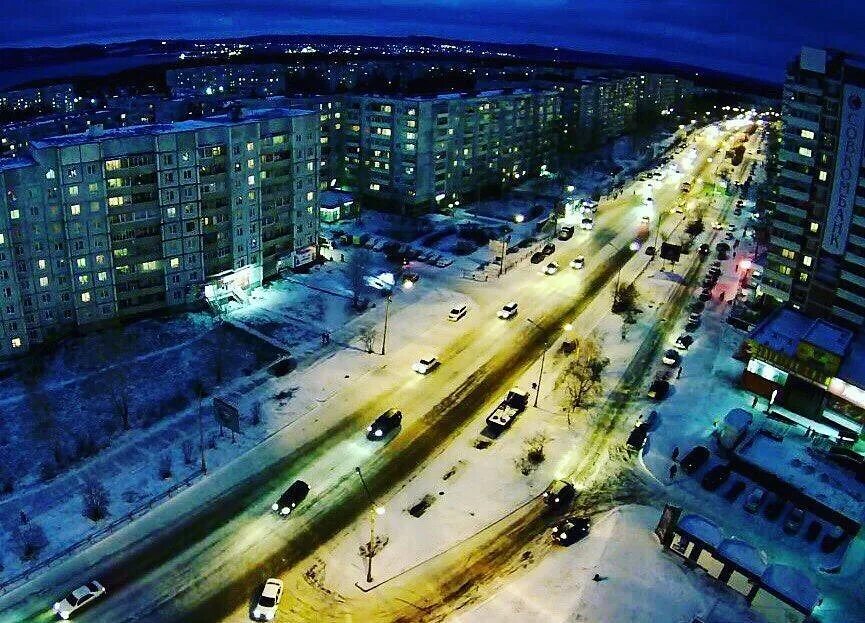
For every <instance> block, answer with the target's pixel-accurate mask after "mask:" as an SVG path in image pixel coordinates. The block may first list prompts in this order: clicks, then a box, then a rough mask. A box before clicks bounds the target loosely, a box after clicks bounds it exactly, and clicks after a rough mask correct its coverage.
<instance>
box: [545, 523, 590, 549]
mask: <svg viewBox="0 0 865 623" xmlns="http://www.w3.org/2000/svg"><path fill="white" fill-rule="evenodd" d="M591 525H592V522H591V520H590V519H589V518H588V517H565V518H564V519H562V520H561V521H560V522H558V523H557V524H556V525H555V526H553V541H554V542H555V543H558V544H559V545H573V544H574V543H576V542H577V541H580V540H582V539H584V538H585V537H586V536H587V535H588V534H589V527H590V526H591Z"/></svg>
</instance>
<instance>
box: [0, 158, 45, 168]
mask: <svg viewBox="0 0 865 623" xmlns="http://www.w3.org/2000/svg"><path fill="white" fill-rule="evenodd" d="M35 162H36V161H35V160H33V159H32V158H28V157H27V156H20V157H19V156H16V157H14V158H0V171H12V170H13V169H23V168H24V167H29V166H30V165H32V164H35Z"/></svg>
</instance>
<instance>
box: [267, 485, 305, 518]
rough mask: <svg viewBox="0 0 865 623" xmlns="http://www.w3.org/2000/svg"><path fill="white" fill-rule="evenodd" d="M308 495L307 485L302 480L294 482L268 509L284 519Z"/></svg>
mask: <svg viewBox="0 0 865 623" xmlns="http://www.w3.org/2000/svg"><path fill="white" fill-rule="evenodd" d="M308 494H309V485H308V484H306V483H305V482H303V481H302V480H295V481H294V482H293V483H291V486H290V487H289V488H288V489H286V490H285V491H284V492H283V494H282V495H281V496H279V499H278V500H277V501H276V502H274V503H273V505H272V506H271V507H270V508H271V509H272V510H273V511H274V512H276V513H279V514H280V516H282V517H286V516H287V515H289V514H290V513H291V511H293V510H294V509H295V508H296V507H297V505H298V504H300V503H301V502H303V501H304V500H305V499H306V496H307V495H308Z"/></svg>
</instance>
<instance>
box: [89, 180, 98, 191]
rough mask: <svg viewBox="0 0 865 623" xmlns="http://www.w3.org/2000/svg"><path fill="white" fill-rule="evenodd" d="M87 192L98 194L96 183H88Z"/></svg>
mask: <svg viewBox="0 0 865 623" xmlns="http://www.w3.org/2000/svg"><path fill="white" fill-rule="evenodd" d="M87 190H89V191H90V192H92V193H95V192H98V191H99V184H97V183H96V182H90V183H89V184H88V185H87Z"/></svg>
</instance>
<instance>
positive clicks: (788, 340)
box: [750, 307, 819, 357]
mask: <svg viewBox="0 0 865 623" xmlns="http://www.w3.org/2000/svg"><path fill="white" fill-rule="evenodd" d="M812 324H814V320H813V319H812V318H808V316H805V315H804V314H800V313H799V312H797V311H794V310H792V309H787V308H784V307H782V308H781V309H779V310H777V311H776V312H775V313H773V314H772V315H770V316H769V317H768V318H766V319H765V320H764V321H763V322H761V323H760V324H758V325H757V326H756V327H755V328H754V330H753V331H751V335H750V337H751V339H752V340H754V341H755V342H757V343H758V344H761V345H763V346H765V347H766V348H769V349H771V350H774V351H775V352H778V353H783V354H784V355H786V356H788V357H793V356H794V355H795V354H796V348H797V347H798V346H799V342H800V341H801V340H802V337H803V336H804V335H805V334H806V333H807V332H808V329H809V328H811V325H812ZM812 343H813V342H812ZM815 346H819V344H815Z"/></svg>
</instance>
